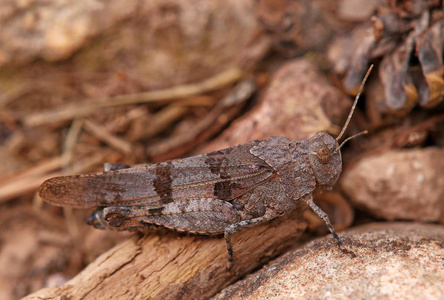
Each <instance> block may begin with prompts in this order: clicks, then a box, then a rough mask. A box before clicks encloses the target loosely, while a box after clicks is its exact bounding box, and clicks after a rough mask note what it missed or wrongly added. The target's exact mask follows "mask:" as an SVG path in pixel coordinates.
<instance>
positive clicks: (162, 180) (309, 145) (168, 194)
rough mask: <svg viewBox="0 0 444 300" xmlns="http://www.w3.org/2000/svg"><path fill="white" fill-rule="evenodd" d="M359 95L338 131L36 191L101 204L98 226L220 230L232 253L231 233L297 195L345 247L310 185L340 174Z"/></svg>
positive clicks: (54, 182)
mask: <svg viewBox="0 0 444 300" xmlns="http://www.w3.org/2000/svg"><path fill="white" fill-rule="evenodd" d="M369 71H370V70H369ZM363 83H364V82H363ZM357 100H358V97H356V100H355V103H354V106H353V108H352V110H351V112H350V115H349V118H348V119H347V122H346V124H345V125H344V128H343V130H342V132H341V133H340V135H339V136H338V138H336V139H335V138H333V137H332V136H331V135H329V134H328V133H326V132H318V133H317V134H315V135H314V136H313V137H312V138H310V139H309V140H298V141H293V140H289V139H287V138H284V137H270V138H268V139H266V140H264V141H253V142H250V143H246V144H242V145H239V146H235V147H230V148H227V149H223V150H219V151H215V152H211V153H208V154H202V155H197V156H192V157H189V158H183V159H177V160H172V161H167V162H162V163H158V164H151V165H138V166H133V167H130V166H127V165H122V164H116V163H108V164H106V165H105V168H104V172H103V173H97V174H86V175H72V176H61V177H55V178H51V179H49V180H47V181H45V182H44V183H43V184H42V185H41V186H40V189H39V194H40V196H41V197H42V198H43V199H44V200H45V201H47V202H49V203H51V204H54V205H58V206H70V207H78V208H87V207H99V208H97V209H96V210H95V211H94V212H93V213H92V215H91V217H90V218H89V220H88V223H89V224H91V225H93V226H94V227H96V228H99V229H115V230H147V229H150V228H153V227H164V228H168V229H172V230H175V231H179V232H187V233H191V234H200V235H222V234H223V235H224V236H225V239H226V242H227V249H228V254H229V261H232V260H233V251H232V246H231V236H232V235H233V234H234V233H236V232H238V231H240V230H242V229H245V228H248V227H252V226H255V225H258V224H261V223H264V222H267V221H269V220H272V219H274V218H276V217H278V216H281V215H283V214H286V213H289V212H290V211H292V210H293V209H295V208H296V204H297V202H298V201H301V200H302V201H305V202H306V203H307V204H308V205H309V206H310V208H311V209H312V210H313V211H314V212H315V213H316V214H317V215H318V216H319V217H321V218H322V219H323V220H324V221H325V222H326V224H327V226H328V227H329V229H330V231H331V233H332V235H333V237H334V238H335V240H336V242H337V244H338V246H339V247H340V248H341V249H342V250H343V251H346V252H347V250H345V249H344V248H343V247H342V245H341V241H340V240H339V237H338V236H337V234H336V232H335V230H334V229H333V226H332V225H331V222H330V220H329V218H328V216H327V214H325V213H324V212H323V211H322V210H321V209H320V208H319V207H317V206H316V204H315V203H314V202H313V198H312V193H313V192H314V191H315V189H317V188H329V187H332V186H333V185H334V184H335V183H336V181H337V180H338V178H339V175H340V174H341V171H342V159H341V152H340V146H339V144H338V140H339V139H340V137H341V136H342V134H343V132H344V131H345V128H346V127H347V125H348V122H349V121H350V118H351V115H352V112H353V110H354V107H355V106H356V101H357Z"/></svg>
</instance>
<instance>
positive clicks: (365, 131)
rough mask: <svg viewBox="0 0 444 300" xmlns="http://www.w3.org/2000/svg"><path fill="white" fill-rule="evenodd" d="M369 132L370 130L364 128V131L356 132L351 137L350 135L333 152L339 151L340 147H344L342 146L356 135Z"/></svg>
mask: <svg viewBox="0 0 444 300" xmlns="http://www.w3.org/2000/svg"><path fill="white" fill-rule="evenodd" d="M367 133H368V131H367V130H364V131H361V132H359V133H357V134H355V135H352V136H351V137H348V138H346V139H345V140H344V141H343V142H342V143H341V144H340V145H339V146H338V147H337V148H336V149H335V150H334V151H333V153H335V152H336V151H338V150H339V149H341V148H342V146H344V144H345V143H347V142H348V141H349V140H351V139H354V138H355V137H358V136H360V135H363V134H367Z"/></svg>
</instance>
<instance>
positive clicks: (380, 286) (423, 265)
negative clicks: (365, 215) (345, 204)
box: [214, 223, 444, 299]
mask: <svg viewBox="0 0 444 300" xmlns="http://www.w3.org/2000/svg"><path fill="white" fill-rule="evenodd" d="M443 240H444V227H443V226H438V225H425V224H414V223H373V224H368V225H365V226H361V227H357V228H355V229H353V230H350V231H349V232H347V233H345V234H344V236H343V241H344V242H345V245H346V247H348V248H349V249H351V250H352V251H353V252H354V253H355V254H356V257H354V258H352V257H351V256H349V255H346V254H343V253H341V252H340V251H338V249H337V247H336V245H335V244H334V242H333V241H332V239H331V238H330V237H325V238H323V239H320V240H316V241H313V242H311V243H309V244H308V245H306V246H305V247H304V248H302V249H299V250H296V251H293V252H290V253H288V254H286V255H284V256H282V257H280V258H278V259H276V260H275V261H273V262H272V263H270V264H269V265H268V266H267V267H265V268H264V269H262V270H260V271H258V272H256V273H255V274H252V275H249V276H247V278H246V279H244V280H242V281H240V282H237V283H236V284H234V285H232V286H230V287H228V288H226V289H224V290H223V291H222V292H221V293H219V294H218V295H217V296H215V297H214V299H439V298H441V297H442V295H443V294H444V285H443V284H442V283H443V282H444V268H443V257H444V249H443Z"/></svg>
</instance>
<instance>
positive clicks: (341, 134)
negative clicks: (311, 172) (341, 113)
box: [335, 65, 373, 152]
mask: <svg viewBox="0 0 444 300" xmlns="http://www.w3.org/2000/svg"><path fill="white" fill-rule="evenodd" d="M372 69H373V65H371V66H370V68H368V70H367V73H365V76H364V79H362V82H361V85H360V86H359V91H358V94H357V95H356V98H355V101H354V102H353V106H352V108H351V110H350V113H349V114H348V117H347V121H345V124H344V127H342V130H341V132H340V133H339V135H338V136H337V137H336V141H337V142H339V140H340V139H341V138H342V136H343V135H344V132H345V130H346V129H347V126H348V123H350V120H351V117H352V116H353V112H354V111H355V108H356V104H358V99H359V97H360V96H361V92H362V89H363V88H364V85H365V82H366V81H367V78H368V76H369V75H370V72H371V71H372ZM364 132H365V133H367V132H366V131H363V132H361V133H358V134H356V135H354V136H352V137H350V138H348V139H346V140H345V141H344V142H343V143H342V144H341V146H339V148H336V150H335V152H336V151H337V150H338V149H340V148H341V147H342V145H344V143H345V142H346V141H348V140H350V139H352V138H354V137H356V136H358V135H361V134H365V133H364Z"/></svg>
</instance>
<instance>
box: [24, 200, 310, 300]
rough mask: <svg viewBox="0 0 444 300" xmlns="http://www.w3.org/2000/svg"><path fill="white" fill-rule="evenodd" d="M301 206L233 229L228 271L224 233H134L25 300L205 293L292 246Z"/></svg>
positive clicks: (213, 291) (302, 223)
mask: <svg viewBox="0 0 444 300" xmlns="http://www.w3.org/2000/svg"><path fill="white" fill-rule="evenodd" d="M304 210H305V203H302V202H301V203H300V206H299V208H298V209H296V210H295V211H294V212H293V213H292V214H290V215H288V216H284V217H280V218H278V219H275V220H273V221H271V222H268V223H266V224H263V225H260V226H257V227H254V228H251V229H247V230H244V231H242V232H240V233H237V234H235V235H234V236H233V238H232V243H233V250H234V262H233V264H232V266H231V269H230V270H227V266H228V254H227V248H226V243H225V240H224V239H223V238H211V237H199V236H183V235H179V234H178V233H175V232H153V233H147V234H145V235H137V234H136V235H134V236H133V237H132V238H130V239H129V240H127V241H125V242H123V243H121V244H119V245H117V246H116V247H114V248H113V249H111V250H109V251H108V252H106V253H104V254H103V255H101V256H100V257H98V258H97V259H96V260H95V261H94V262H92V263H91V264H90V265H89V266H87V267H86V268H85V269H84V270H83V271H82V272H80V273H79V274H78V275H77V276H76V277H74V278H72V279H71V280H70V281H68V282H67V283H65V284H64V285H63V286H60V287H52V288H46V289H42V290H40V291H38V292H36V293H34V294H31V295H29V296H27V297H26V298H24V299H28V300H29V299H52V298H57V299H129V298H131V299H162V298H163V299H179V298H182V299H190V298H194V299H195V298H199V299H202V298H208V297H210V296H212V295H214V294H216V293H217V292H218V291H220V290H221V289H222V288H224V287H225V286H227V285H228V284H230V283H231V282H233V281H235V280H236V279H239V278H240V277H241V276H244V275H245V274H247V273H249V272H251V271H252V270H253V269H255V268H257V267H258V266H260V265H261V264H263V263H264V262H266V261H268V260H270V259H271V258H273V257H275V256H277V255H278V254H280V253H282V252H283V251H284V250H286V249H288V248H290V247H291V246H294V245H295V244H296V243H297V238H298V237H299V235H300V234H301V233H302V231H303V230H304V229H305V227H306V222H305V220H304V219H303V217H302V213H303V211H304Z"/></svg>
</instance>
